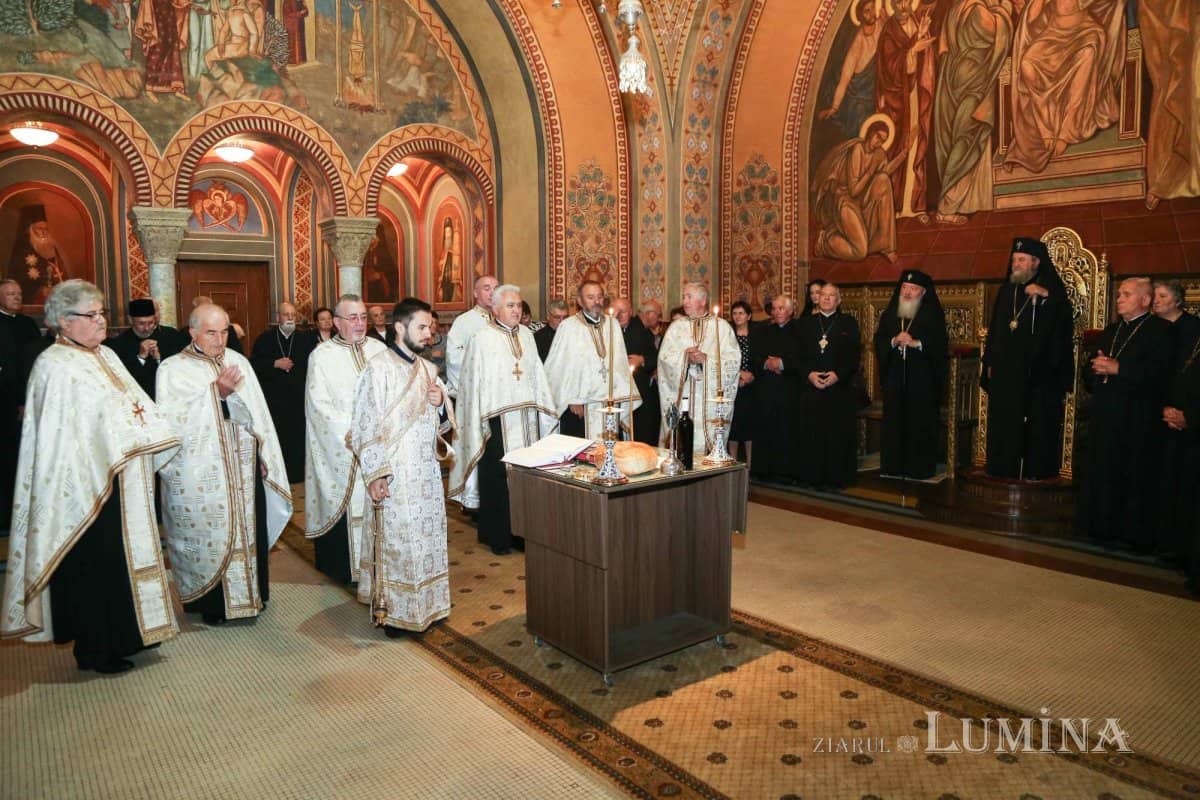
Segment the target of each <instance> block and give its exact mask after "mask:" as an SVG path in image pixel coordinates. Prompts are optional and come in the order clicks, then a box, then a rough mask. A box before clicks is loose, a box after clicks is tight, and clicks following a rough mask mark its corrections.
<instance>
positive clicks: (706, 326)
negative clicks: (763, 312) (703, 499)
mask: <svg viewBox="0 0 1200 800" xmlns="http://www.w3.org/2000/svg"><path fill="white" fill-rule="evenodd" d="M683 310H684V313H685V314H687V316H686V317H685V318H683V319H677V320H675V321H674V322H672V323H671V327H669V328H667V332H666V335H664V336H663V340H662V347H660V348H659V351H658V391H659V398H660V400H661V402H662V410H663V414H664V416H665V414H666V413H667V410H668V409H669V407H670V406H672V405H674V406H675V407H676V408H680V407H681V399H686V400H687V401H688V402H687V405H688V409H689V413H690V414H691V417H692V420H693V421H694V423H695V434H694V436H693V439H692V447H693V449H694V450H695V451H696V452H698V453H707V452H708V451H709V450H710V449H712V445H713V420H715V419H716V414H717V410H716V405H715V401H716V399H717V394H718V390H719V389H720V388H722V387H723V388H724V390H725V395H724V396H725V399H726V400H728V401H729V403H730V406H729V407H730V409H732V407H733V406H732V404H733V400H734V397H735V396H736V395H737V386H738V372H739V370H740V369H741V359H742V351H741V349H740V348H739V347H738V343H737V337H736V336H735V335H734V333H733V327H732V326H731V325H730V324H729V323H728V322H726V321H725V320H723V319H721V318H720V317H716V316H713V315H712V314H711V313H710V312H709V307H708V289H707V288H706V287H705V286H704V284H702V283H686V284H684V286H683ZM718 336H719V337H720V356H721V358H720V364H719V365H718V363H717V337H718ZM690 386H695V397H692V396H691V394H690V389H689V387H690ZM725 422H726V424H728V423H729V414H727V415H726V417H725ZM662 431H663V438H664V441H665V439H666V437H667V436H669V432H668V431H667V426H666V423H665V422H664V423H663V426H662Z"/></svg>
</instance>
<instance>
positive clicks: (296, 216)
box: [291, 170, 316, 319]
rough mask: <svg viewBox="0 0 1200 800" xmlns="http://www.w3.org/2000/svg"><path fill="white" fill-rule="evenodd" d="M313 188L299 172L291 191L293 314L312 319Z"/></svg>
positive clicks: (304, 173)
mask: <svg viewBox="0 0 1200 800" xmlns="http://www.w3.org/2000/svg"><path fill="white" fill-rule="evenodd" d="M315 189H316V187H314V186H313V182H312V178H310V177H308V173H307V172H305V171H304V170H299V174H298V175H297V176H296V185H295V188H294V189H293V190H292V191H293V194H292V225H291V228H292V270H293V275H292V279H293V280H294V281H295V286H296V290H295V297H294V298H293V302H295V304H296V310H297V311H298V312H299V313H300V314H301V315H303V316H305V317H308V318H310V319H311V318H312V315H313V314H312V312H313V295H314V291H313V264H312V250H313V248H312V244H313V238H314V237H313V228H314V226H313V195H314V192H315Z"/></svg>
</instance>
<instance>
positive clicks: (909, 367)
mask: <svg viewBox="0 0 1200 800" xmlns="http://www.w3.org/2000/svg"><path fill="white" fill-rule="evenodd" d="M948 347H949V342H948V337H947V335H946V314H945V312H944V311H943V310H942V304H941V302H939V301H938V297H937V290H936V289H935V288H934V285H933V279H932V278H931V277H929V276H928V275H926V274H925V273H924V272H921V271H920V270H916V269H913V270H905V271H904V272H902V273H901V274H900V280H899V281H897V282H896V291H895V292H893V293H892V299H891V302H890V303H888V306H887V308H886V309H885V310H884V312H883V316H882V317H881V318H880V320H879V327H878V328H877V329H876V331H875V357H876V360H877V361H878V364H879V382H880V386H881V387H882V389H883V440H882V446H881V450H882V452H881V454H880V472H881V473H882V474H883V475H885V476H892V477H906V478H915V479H918V480H921V479H924V478H930V477H932V476H933V473H934V471H935V470H936V468H937V451H938V440H939V436H938V415H939V409H940V406H941V401H942V393H943V392H942V390H943V387H944V385H945V378H946V355H947V350H948Z"/></svg>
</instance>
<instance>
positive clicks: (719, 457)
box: [701, 395, 734, 466]
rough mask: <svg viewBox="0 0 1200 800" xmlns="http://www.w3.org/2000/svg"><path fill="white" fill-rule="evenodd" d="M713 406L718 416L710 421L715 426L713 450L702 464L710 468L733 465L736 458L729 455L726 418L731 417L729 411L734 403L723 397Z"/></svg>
mask: <svg viewBox="0 0 1200 800" xmlns="http://www.w3.org/2000/svg"><path fill="white" fill-rule="evenodd" d="M713 406H715V410H716V413H717V416H716V418H715V419H713V420H711V421H710V422H711V424H712V426H713V444H712V450H709V451H708V455H706V456H705V457H704V460H703V461H702V462H701V463H703V464H708V465H709V466H721V465H724V464H731V463H733V461H734V458H733V456H731V455H729V447H728V443H727V442H726V441H725V426H726V423H725V418H726V417H727V416H728V415H729V411H730V409H731V408H732V407H733V401H731V400H729V399H727V398H726V397H725V396H724V395H722V396H721V397H718V398H717V399H716V400H715V401H714V402H713Z"/></svg>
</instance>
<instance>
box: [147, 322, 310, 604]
mask: <svg viewBox="0 0 1200 800" xmlns="http://www.w3.org/2000/svg"><path fill="white" fill-rule="evenodd" d="M228 329H229V316H228V315H227V314H226V313H225V310H224V309H222V308H221V307H220V306H216V305H202V306H198V307H197V308H195V309H194V310H193V311H192V316H191V319H190V320H189V321H188V332H189V333H190V334H191V337H192V343H191V344H190V345H188V346H187V347H185V348H184V349H183V351H182V352H181V353H179V355H175V356H171V357H170V358H168V359H166V360H165V361H163V363H162V366H160V367H159V368H158V384H157V390H158V404H159V406H160V407H161V409H162V411H163V413H164V414H165V415H166V417H167V419H168V420H170V422H171V426H172V427H173V428H174V430H175V434H176V435H177V436H179V438H180V440H181V441H182V442H183V447H182V448H181V450H180V452H179V454H178V455H177V456H175V458H174V459H172V460H171V461H170V463H168V464H167V465H166V467H164V468H163V469H162V471H161V474H162V477H163V482H164V484H165V486H166V489H165V491H164V497H163V527H164V528H166V532H167V545H168V551H169V553H170V555H171V570H172V573H173V574H174V576H175V581H176V583H177V584H178V586H179V597H180V599H181V600H182V601H183V603H184V606H183V607H184V610H185V611H189V612H194V613H195V612H198V613H200V614H202V615H203V618H204V621H205V622H206V623H208V624H210V625H219V624H221V623H222V622H224V621H225V620H226V619H239V618H245V617H254V616H257V615H258V613H259V612H260V611H261V610H262V609H263V606H264V604H265V603H266V602H267V600H268V599H269V598H270V594H269V590H268V580H267V553H268V552H269V551H270V549H271V547H272V546H274V544H275V541H276V540H277V539H278V538H279V534H281V533H282V532H283V527H284V525H286V524H287V521H288V519H289V518H290V517H291V515H292V493H291V487H290V486H289V484H288V481H287V471H286V468H285V466H284V461H283V453H282V451H281V450H280V447H279V439H278V437H277V436H276V434H275V425H274V423H273V422H272V421H271V413H270V411H269V410H268V409H267V402H266V400H265V399H264V397H263V393H262V389H261V387H260V386H259V384H258V379H257V378H256V377H255V375H254V370H253V369H252V368H251V367H250V362H249V361H247V360H246V358H245V357H244V356H242V355H241V354H240V353H235V352H233V351H232V350H228V349H226V347H225V344H226V342H227V340H228Z"/></svg>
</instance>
